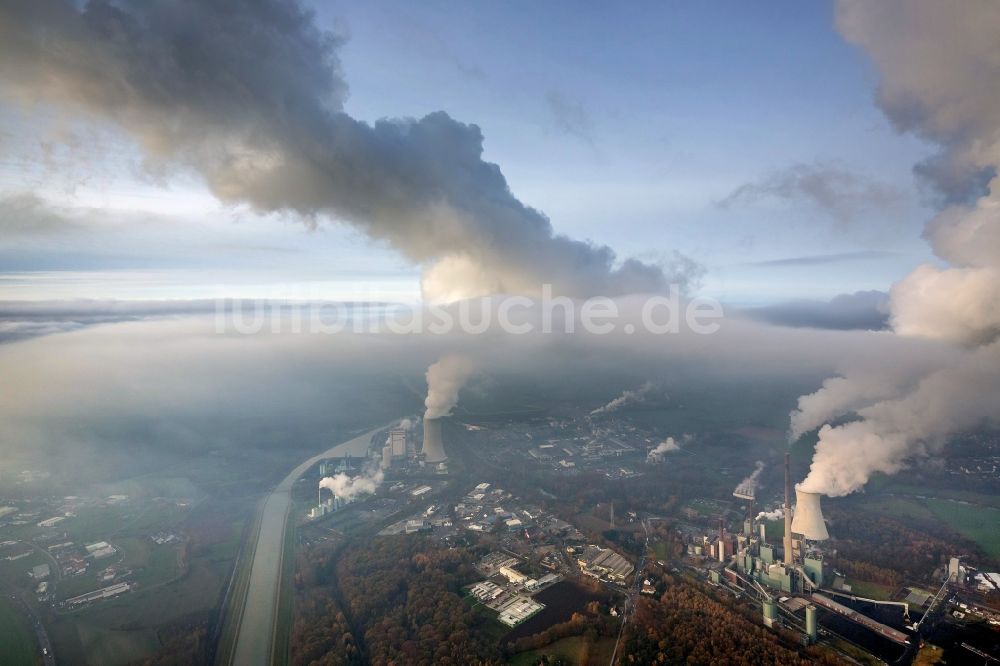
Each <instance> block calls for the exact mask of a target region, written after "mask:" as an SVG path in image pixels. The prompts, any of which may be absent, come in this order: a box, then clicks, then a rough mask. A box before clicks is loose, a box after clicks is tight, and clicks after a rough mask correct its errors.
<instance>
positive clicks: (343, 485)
mask: <svg viewBox="0 0 1000 666" xmlns="http://www.w3.org/2000/svg"><path fill="white" fill-rule="evenodd" d="M383 480H384V475H383V474H382V470H381V469H378V468H375V469H369V470H366V471H365V472H364V473H363V474H362V475H360V476H349V475H347V474H344V473H343V472H341V473H340V474H335V475H334V476H325V477H323V478H322V479H321V480H320V482H319V487H320V488H326V489H328V490H329V491H330V492H332V493H333V494H334V495H336V496H337V497H339V498H340V499H342V500H343V501H345V502H349V501H351V500H352V499H354V498H356V497H358V496H359V495H365V494H371V493H374V492H375V491H376V490H377V489H378V487H379V486H381V485H382V481H383Z"/></svg>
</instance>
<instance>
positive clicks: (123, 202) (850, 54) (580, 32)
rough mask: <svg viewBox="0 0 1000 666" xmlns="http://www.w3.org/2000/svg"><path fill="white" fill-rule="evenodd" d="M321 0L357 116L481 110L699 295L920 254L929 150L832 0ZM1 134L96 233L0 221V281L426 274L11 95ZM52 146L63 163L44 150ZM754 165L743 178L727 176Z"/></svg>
mask: <svg viewBox="0 0 1000 666" xmlns="http://www.w3.org/2000/svg"><path fill="white" fill-rule="evenodd" d="M316 9H317V20H318V22H319V24H320V25H321V26H322V27H324V28H326V29H329V30H331V31H334V32H336V33H338V34H341V35H344V36H345V37H346V43H345V44H344V46H343V47H342V48H341V50H340V59H341V62H342V67H343V75H344V77H345V78H346V80H347V82H348V84H349V86H350V96H349V98H348V101H347V104H346V110H347V111H348V112H349V113H350V114H351V115H353V116H355V117H357V118H359V119H363V120H368V121H374V120H376V119H378V118H382V117H403V116H411V117H420V116H423V115H424V114H427V113H430V112H433V111H437V110H445V111H447V112H448V113H449V114H450V115H451V116H453V117H454V118H456V119H457V120H460V121H463V122H470V123H475V124H477V125H479V127H480V128H481V129H482V131H483V133H484V135H485V151H486V152H485V157H486V159H488V160H490V161H492V162H495V163H497V164H499V165H500V167H501V169H502V170H503V173H504V174H505V176H506V177H507V179H508V182H509V184H510V186H511V189H512V190H513V192H514V193H515V195H517V196H518V197H519V198H520V199H521V200H522V201H524V202H525V203H527V204H529V205H531V206H533V207H535V208H537V209H539V210H541V211H543V212H544V213H545V214H546V215H548V216H549V217H550V219H551V220H552V223H553V225H554V226H555V228H556V230H557V231H558V232H559V233H563V234H567V235H569V236H572V237H576V238H584V239H589V240H592V241H594V242H596V243H603V244H607V245H610V246H611V247H613V248H614V249H615V250H616V251H617V252H618V254H619V256H620V257H624V256H637V257H639V258H642V259H644V260H647V261H658V260H669V259H670V258H671V257H672V256H673V253H674V252H680V253H682V254H683V255H685V256H687V257H690V258H691V259H694V260H695V261H697V262H699V263H700V264H702V265H703V266H704V267H705V275H704V278H703V280H702V286H701V290H702V293H705V294H709V295H712V296H717V297H720V298H723V299H725V300H727V301H729V302H734V303H766V302H772V301H778V300H784V299H790V298H829V297H832V296H834V295H836V294H838V293H843V292H853V291H857V290H864V289H887V288H888V287H889V286H890V285H891V284H892V282H893V281H895V280H897V279H899V278H901V277H902V276H903V275H905V274H906V273H907V272H908V271H909V270H911V269H912V268H913V267H914V266H915V265H916V264H918V263H920V262H922V261H928V260H932V256H931V254H930V251H929V249H928V248H927V246H926V244H925V243H924V241H923V240H922V239H921V236H920V230H921V228H922V226H923V224H924V222H925V221H926V219H927V218H928V217H929V216H930V215H931V211H930V209H929V208H926V207H925V206H923V204H922V197H921V193H920V191H919V190H918V188H917V185H916V183H915V181H914V178H913V175H912V171H911V169H912V166H913V165H914V164H915V163H916V162H918V161H919V160H920V159H922V158H923V157H925V156H926V155H928V154H930V152H931V150H930V148H929V147H927V146H925V145H923V144H921V143H920V142H919V141H918V140H917V139H914V138H913V137H912V136H902V135H899V134H897V133H896V132H895V131H894V130H893V128H892V127H891V126H890V124H889V122H888V121H887V120H886V119H885V117H884V116H883V114H882V113H881V112H880V111H879V110H878V109H877V108H876V107H875V105H874V102H873V95H874V90H875V85H876V77H875V74H874V72H873V70H872V69H871V66H870V64H869V63H868V61H867V60H866V59H865V57H864V56H863V54H861V53H860V52H858V51H857V50H855V49H854V48H852V47H851V46H850V45H848V44H846V43H845V42H844V41H843V40H842V39H841V37H840V36H839V35H838V34H837V33H836V31H835V30H834V27H833V20H832V10H831V7H830V6H829V5H828V4H827V3H795V2H776V3H767V4H766V5H764V4H759V3H756V4H754V3H744V2H719V3H631V4H629V5H628V7H626V8H622V7H615V6H612V5H607V6H593V7H586V6H583V5H581V4H579V3H569V2H551V3H534V2H505V3H491V4H490V3H474V4H473V3H465V4H462V3H445V2H423V3H420V4H419V5H416V4H414V3H405V2H379V3H365V2H345V3H331V4H325V3H324V4H323V5H322V6H319V7H317V8H316ZM65 127H70V128H71V130H72V132H71V133H72V134H73V135H74V136H76V137H77V139H79V137H81V136H82V137H84V140H82V141H78V142H77V143H76V144H75V145H76V147H75V148H73V147H70V148H67V147H66V146H63V145H61V144H60V143H59V141H58V136H60V134H59V132H58V131H56V130H58V129H60V128H65ZM0 131H2V132H3V135H0V136H3V139H4V143H2V144H0V146H6V149H5V150H4V155H3V156H2V157H0V188H2V190H3V192H4V193H6V194H8V195H9V194H17V193H24V192H26V191H27V192H32V193H35V194H37V195H39V196H43V197H44V198H45V199H46V200H47V201H50V202H52V203H53V204H54V205H56V206H57V207H58V208H59V209H60V210H61V211H62V212H63V213H65V214H66V215H68V216H69V217H71V218H81V219H83V218H86V220H88V221H89V220H91V219H94V218H96V219H99V221H100V225H103V227H102V231H101V233H99V234H97V235H95V234H93V233H90V232H87V233H82V232H79V231H71V232H69V233H63V234H57V235H51V234H48V235H42V236H38V235H35V236H32V237H30V238H23V237H15V238H8V239H3V238H0V299H8V298H18V299H32V298H79V297H88V298H189V297H198V296H212V295H214V294H215V293H218V289H219V285H223V288H224V289H226V290H228V291H227V293H236V294H240V295H264V296H267V295H272V294H273V293H274V292H275V289H276V287H275V286H274V285H279V287H277V289H279V290H280V289H282V288H284V289H285V290H286V291H287V290H297V292H298V293H302V294H307V295H313V296H320V295H332V296H338V297H359V298H364V297H372V298H415V297H416V295H417V294H418V293H419V272H420V271H419V268H418V267H415V266H413V265H411V264H409V263H408V262H407V261H405V260H404V259H402V258H401V257H399V256H398V255H397V254H396V253H395V252H394V251H392V250H390V249H388V248H386V247H383V246H380V245H379V244H377V243H373V242H372V241H370V240H368V239H366V238H364V237H363V236H362V235H360V234H359V233H358V232H356V231H353V230H350V229H347V228H344V227H339V226H337V225H335V224H330V223H324V224H322V225H321V228H320V229H319V230H318V231H309V230H307V229H306V228H305V227H304V226H303V225H302V224H301V223H300V222H299V221H297V220H296V219H294V218H291V217H289V216H278V215H270V216H258V215H255V214H253V213H251V212H249V211H247V210H240V209H232V208H225V207H223V206H221V205H219V204H218V203H217V202H215V201H214V199H213V198H212V197H211V195H210V194H209V193H208V192H207V190H206V189H205V188H204V186H203V185H201V184H200V182H198V180H197V179H195V178H193V177H188V176H185V175H183V174H181V175H177V174H170V175H168V176H165V177H164V178H161V179H152V178H151V177H150V176H149V175H148V174H145V173H140V169H138V167H137V166H136V165H137V164H138V162H139V161H140V159H139V157H138V154H137V151H135V150H134V149H133V148H132V147H131V146H130V145H129V143H128V141H127V140H126V139H125V138H124V137H123V136H121V135H119V134H116V133H115V131H114V130H112V129H109V128H106V127H102V126H93V125H92V124H91V123H89V122H88V121H87V120H86V119H82V118H70V119H67V118H64V117H59V116H58V115H57V114H53V115H51V116H49V115H46V114H45V113H40V112H39V111H38V110H37V109H30V110H25V109H19V108H11V107H7V108H4V109H3V113H2V118H0ZM53 137H56V138H53ZM43 143H44V147H42V146H43ZM53 146H55V154H56V156H57V157H59V156H61V158H60V159H57V160H56V161H57V162H58V166H57V167H56V168H52V167H51V166H44V165H42V164H41V157H44V156H46V155H48V157H49V158H51V154H50V153H47V152H46V150H49V151H51V150H52V147H53ZM95 146H99V149H95ZM795 165H806V167H807V168H809V169H813V170H814V171H821V172H822V173H824V174H831V173H833V174H838V175H840V176H841V177H846V178H849V179H848V180H847V181H846V182H847V183H848V187H850V188H855V189H858V190H859V191H860V194H858V195H857V200H856V201H853V203H850V205H845V206H842V207H836V208H831V207H829V206H824V205H821V204H819V203H817V202H816V201H815V200H812V199H810V198H809V197H808V196H804V195H802V194H801V193H795V192H792V193H791V194H788V193H787V192H786V194H785V195H775V194H774V193H773V192H771V193H769V191H770V190H769V188H768V187H766V185H767V184H768V183H770V184H771V185H773V184H774V183H775V182H780V181H781V178H782V177H781V174H784V173H786V172H787V171H788V170H789V169H791V168H793V167H795ZM844 174H847V175H848V176H844ZM762 184H763V185H765V186H764V187H762ZM748 185H749V186H750V187H751V189H750V192H752V193H753V194H751V195H742V196H736V197H731V196H730V195H732V194H733V193H734V192H737V191H739V190H740V188H741V187H745V186H748ZM771 189H773V188H771ZM872 192H875V193H889V194H887V195H885V196H881V195H880V196H870V194H871V193H872ZM727 197H730V199H732V200H731V201H730V202H729V204H728V205H722V204H721V202H723V201H726V200H727ZM88 223H89V222H88ZM810 258H816V259H815V260H813V259H810Z"/></svg>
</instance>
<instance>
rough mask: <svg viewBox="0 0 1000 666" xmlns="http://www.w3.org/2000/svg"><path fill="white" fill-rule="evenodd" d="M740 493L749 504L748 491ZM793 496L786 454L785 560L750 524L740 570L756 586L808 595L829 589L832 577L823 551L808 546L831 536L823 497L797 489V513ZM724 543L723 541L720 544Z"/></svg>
mask: <svg viewBox="0 0 1000 666" xmlns="http://www.w3.org/2000/svg"><path fill="white" fill-rule="evenodd" d="M737 493H738V494H737ZM737 493H734V495H736V496H737V497H740V498H741V499H747V500H749V499H750V497H751V493H750V492H748V491H747V490H746V489H741V488H737ZM791 495H792V481H791V470H790V466H789V456H788V454H785V498H784V516H783V519H784V523H785V533H784V535H783V537H782V544H781V553H780V555H781V557H780V558H779V557H778V556H777V555H778V553H777V548H776V547H775V545H774V544H770V543H768V542H767V539H766V538H765V532H764V531H763V530H760V531H759V533H755V530H754V529H753V521H751V520H747V521H745V523H744V526H743V534H742V535H740V536H739V537H738V538H737V540H736V545H737V548H736V558H735V560H736V569H737V570H738V571H739V572H740V573H741V574H742V575H744V576H747V577H748V578H750V579H752V580H753V581H755V582H756V583H758V584H760V585H764V586H766V587H769V588H772V589H776V590H781V591H782V592H786V593H798V592H807V591H811V590H815V589H817V588H820V587H822V586H823V585H825V584H826V583H827V582H828V580H827V579H828V578H830V574H831V572H830V571H829V567H827V566H826V564H825V562H824V559H823V553H822V551H821V550H820V549H819V548H817V547H816V545H815V544H812V545H810V543H808V542H816V541H825V540H827V539H829V538H830V534H829V532H828V531H827V529H826V523H824V522H823V513H822V510H821V509H820V496H819V495H817V494H815V493H808V492H805V491H802V490H800V489H798V488H796V490H795V496H796V506H795V508H794V510H793V508H792V504H791ZM793 516H794V518H793ZM761 527H763V525H761ZM721 541H722V539H721V537H720V543H721ZM719 551H723V552H724V548H723V547H722V546H721V545H720V548H719V550H718V551H716V554H717V555H718V556H719V558H720V560H721V561H725V559H727V558H723V557H722V555H721V553H720V552H719Z"/></svg>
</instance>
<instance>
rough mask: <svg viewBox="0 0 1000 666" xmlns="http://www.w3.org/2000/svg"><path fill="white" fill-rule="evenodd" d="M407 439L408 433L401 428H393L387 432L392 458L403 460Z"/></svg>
mask: <svg viewBox="0 0 1000 666" xmlns="http://www.w3.org/2000/svg"><path fill="white" fill-rule="evenodd" d="M408 438H409V432H408V431H406V430H404V429H403V428H394V429H392V430H390V431H389V441H388V445H389V448H390V449H391V451H392V457H393V458H405V457H406V448H407V439H408Z"/></svg>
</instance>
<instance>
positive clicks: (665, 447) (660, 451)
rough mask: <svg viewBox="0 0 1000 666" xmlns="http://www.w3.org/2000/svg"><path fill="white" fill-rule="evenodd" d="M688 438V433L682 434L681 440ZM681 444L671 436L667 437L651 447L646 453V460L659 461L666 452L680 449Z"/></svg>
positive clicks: (661, 460)
mask: <svg viewBox="0 0 1000 666" xmlns="http://www.w3.org/2000/svg"><path fill="white" fill-rule="evenodd" d="M689 438H690V436H689V435H684V437H682V439H683V440H685V441H687V440H688V439H689ZM680 450H681V446H680V444H678V443H677V442H676V441H674V438H673V437H667V438H666V439H665V440H663V441H662V442H660V443H659V444H657V445H656V447H655V448H653V449H651V450H650V452H649V453H648V454H647V455H646V462H648V463H659V462H663V458H664V457H665V456H666V455H667V454H668V453H673V452H674V451H680Z"/></svg>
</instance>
